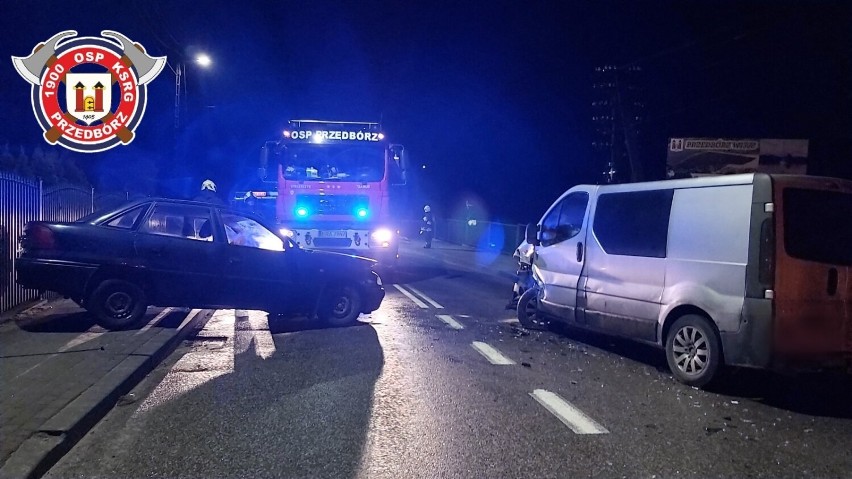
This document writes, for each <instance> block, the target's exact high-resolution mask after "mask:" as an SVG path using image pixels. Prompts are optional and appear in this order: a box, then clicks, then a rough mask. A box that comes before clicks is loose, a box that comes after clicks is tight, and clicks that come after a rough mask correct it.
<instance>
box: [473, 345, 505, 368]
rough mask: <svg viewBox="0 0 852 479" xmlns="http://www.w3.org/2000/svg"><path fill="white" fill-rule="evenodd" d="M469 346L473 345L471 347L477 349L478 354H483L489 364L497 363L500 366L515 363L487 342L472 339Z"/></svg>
mask: <svg viewBox="0 0 852 479" xmlns="http://www.w3.org/2000/svg"><path fill="white" fill-rule="evenodd" d="M471 346H473V349H475V350H477V351H479V354H481V355H483V356H485V359H487V360H488V362H490V363H491V364H497V365H500V366H508V365H512V364H515V362H514V361H512V360H511V359H509V358H507V357H506V356H504V355H503V353H501V352H500V351H497V349H495V348H494V347H493V346H491V345H489V344H486V343H483V342H480V341H474V342H473V343H472V344H471Z"/></svg>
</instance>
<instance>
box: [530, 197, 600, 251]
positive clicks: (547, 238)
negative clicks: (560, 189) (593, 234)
mask: <svg viewBox="0 0 852 479" xmlns="http://www.w3.org/2000/svg"><path fill="white" fill-rule="evenodd" d="M588 204H589V194H588V193H586V192H576V193H571V194H569V195H568V196H566V197H565V198H563V199H562V201H560V202H559V203H558V204H557V205H556V206H555V207H554V208H553V209H552V210H550V212H549V213H548V214H547V216H545V218H544V221H542V223H541V244H542V246H551V245H554V244H557V243H561V242H563V241H566V240H569V239H571V238H573V237H575V236H577V234H579V233H580V229H581V228H582V226H583V219H584V218H585V216H586V206H587V205H588Z"/></svg>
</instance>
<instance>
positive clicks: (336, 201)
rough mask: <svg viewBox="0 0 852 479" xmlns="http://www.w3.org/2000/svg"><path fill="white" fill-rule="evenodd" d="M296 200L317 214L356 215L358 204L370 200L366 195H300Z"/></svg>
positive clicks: (364, 203)
mask: <svg viewBox="0 0 852 479" xmlns="http://www.w3.org/2000/svg"><path fill="white" fill-rule="evenodd" d="M296 202H297V204H298V205H300V206H304V207H305V208H308V210H309V211H310V212H311V214H316V215H354V214H355V209H356V208H357V207H358V206H366V205H367V204H368V202H369V200H368V198H367V196H364V195H300V196H298V197H297V199H296Z"/></svg>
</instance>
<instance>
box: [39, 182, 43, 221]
mask: <svg viewBox="0 0 852 479" xmlns="http://www.w3.org/2000/svg"><path fill="white" fill-rule="evenodd" d="M43 183H44V182H43V181H42V180H38V220H39V221H44V184H43Z"/></svg>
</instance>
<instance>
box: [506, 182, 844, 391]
mask: <svg viewBox="0 0 852 479" xmlns="http://www.w3.org/2000/svg"><path fill="white" fill-rule="evenodd" d="M526 241H527V242H529V243H530V244H533V245H534V246H535V253H534V259H533V266H532V269H533V275H534V278H535V280H536V283H537V285H538V287H537V288H535V289H531V290H529V291H528V292H527V293H525V294H524V297H522V298H521V301H519V304H518V317H519V320H520V321H521V322H522V323H523V324H524V325H526V326H541V325H543V324H544V323H548V322H551V321H561V322H565V323H567V324H568V325H570V326H573V327H578V328H582V329H588V330H593V331H596V332H601V333H605V334H611V335H617V336H622V337H626V338H630V339H634V340H637V341H641V342H644V343H649V344H653V345H656V346H658V347H661V348H663V349H664V350H665V354H666V358H667V360H668V364H669V367H670V368H671V370H672V372H673V373H674V375H675V377H676V378H677V379H678V380H680V381H682V382H684V383H686V384H689V385H693V386H703V385H705V384H707V383H708V382H710V381H711V380H712V379H713V378H714V377H716V376H717V373H718V372H719V371H720V369H721V368H722V367H724V366H726V365H733V366H747V367H757V368H778V367H784V368H787V367H790V366H816V367H842V368H846V369H847V370H848V369H849V368H850V366H851V365H852V278H850V270H852V182H850V181H846V180H840V179H835V178H822V177H809V176H781V175H768V174H761V173H756V174H743V175H731V176H714V177H704V178H693V179H683V180H667V181H657V182H646V183H632V184H622V185H604V186H598V185H580V186H576V187H573V188H571V189H569V190H568V191H566V192H565V193H564V194H563V195H562V196H560V197H559V199H557V200H556V202H555V203H553V205H552V206H551V207H550V208H549V209H548V210H547V212H546V213H545V214H544V216H542V218H541V221H540V222H539V223H538V224H536V225H530V227H529V228H528V229H527V238H526Z"/></svg>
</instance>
